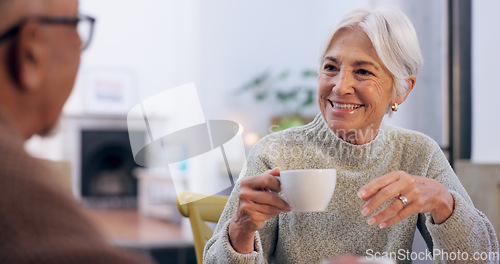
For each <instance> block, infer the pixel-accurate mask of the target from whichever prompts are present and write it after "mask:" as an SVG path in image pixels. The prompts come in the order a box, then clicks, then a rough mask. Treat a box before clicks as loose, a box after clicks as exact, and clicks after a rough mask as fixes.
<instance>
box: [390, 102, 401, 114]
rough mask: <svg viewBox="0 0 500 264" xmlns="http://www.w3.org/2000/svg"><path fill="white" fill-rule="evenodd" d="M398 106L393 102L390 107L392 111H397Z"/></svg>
mask: <svg viewBox="0 0 500 264" xmlns="http://www.w3.org/2000/svg"><path fill="white" fill-rule="evenodd" d="M398 108H399V105H398V103H394V104H393V105H392V106H391V109H392V111H393V112H397V111H398Z"/></svg>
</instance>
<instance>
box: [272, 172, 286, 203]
mask: <svg viewBox="0 0 500 264" xmlns="http://www.w3.org/2000/svg"><path fill="white" fill-rule="evenodd" d="M274 178H276V179H277V180H278V181H279V182H280V185H281V178H280V176H274ZM269 191H270V192H272V193H274V194H276V195H278V197H279V198H281V200H283V201H285V202H286V203H287V204H290V202H289V201H288V199H286V197H285V196H283V195H281V194H280V193H278V192H275V191H271V190H269Z"/></svg>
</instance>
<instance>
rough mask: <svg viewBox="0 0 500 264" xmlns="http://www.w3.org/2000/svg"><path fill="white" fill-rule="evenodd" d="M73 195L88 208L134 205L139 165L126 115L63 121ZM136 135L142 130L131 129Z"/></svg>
mask: <svg viewBox="0 0 500 264" xmlns="http://www.w3.org/2000/svg"><path fill="white" fill-rule="evenodd" d="M66 129H67V131H68V133H67V135H68V143H69V144H68V148H69V149H70V158H71V161H72V162H71V164H72V175H73V193H74V194H75V197H77V198H78V199H79V200H81V201H82V202H83V203H84V204H85V205H87V206H90V207H106V208H125V207H135V206H137V179H136V177H135V176H134V175H133V173H132V172H133V170H134V169H135V168H136V167H138V165H137V164H136V163H135V161H134V158H133V155H132V151H131V148H130V140H129V132H128V128H127V120H126V118H125V117H102V116H92V117H89V116H84V117H81V116H78V117H69V118H68V119H67V120H66ZM131 133H133V134H134V136H135V137H137V138H144V137H145V133H144V132H143V131H140V130H137V131H132V132H131Z"/></svg>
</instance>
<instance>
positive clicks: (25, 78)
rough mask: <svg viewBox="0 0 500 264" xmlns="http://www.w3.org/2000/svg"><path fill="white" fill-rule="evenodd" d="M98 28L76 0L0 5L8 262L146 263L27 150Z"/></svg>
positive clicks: (1, 218)
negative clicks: (109, 235)
mask: <svg viewBox="0 0 500 264" xmlns="http://www.w3.org/2000/svg"><path fill="white" fill-rule="evenodd" d="M93 22H94V19H93V18H91V17H87V16H81V15H78V1H77V0H0V262H2V263H142V261H141V260H140V259H138V258H135V257H133V256H129V255H128V254H127V253H124V252H120V251H118V250H117V249H115V248H113V247H112V246H110V245H109V244H108V243H107V242H106V241H105V240H104V239H103V237H101V235H100V234H99V233H98V232H97V231H96V229H95V228H94V226H93V225H92V224H91V223H90V222H89V221H88V220H87V219H86V218H85V216H84V214H83V212H82V211H81V210H80V208H79V207H78V205H77V204H76V202H74V201H73V199H72V197H70V196H68V195H67V194H66V193H65V192H64V190H61V189H60V188H59V187H60V186H58V184H57V182H56V181H57V177H56V175H54V172H52V171H51V170H50V169H48V168H47V167H45V166H44V165H43V164H41V163H40V162H39V161H38V160H37V159H34V158H32V157H30V156H29V155H28V154H27V153H26V152H25V151H24V141H25V140H26V139H28V138H30V137H31V136H32V135H34V134H40V135H44V134H47V133H48V132H49V131H50V130H51V129H52V127H53V126H54V124H55V123H56V122H57V120H58V117H59V115H60V112H61V109H62V107H63V105H64V102H65V101H66V99H67V98H68V96H69V94H70V93H71V89H72V87H73V84H74V81H75V76H76V73H77V70H78V65H79V62H80V52H81V50H82V49H84V48H85V47H86V45H88V44H89V42H90V39H91V38H90V37H91V34H92V27H93ZM85 25H86V26H87V29H86V30H85V27H83V26H85ZM77 29H78V30H77ZM79 30H82V31H80V32H79Z"/></svg>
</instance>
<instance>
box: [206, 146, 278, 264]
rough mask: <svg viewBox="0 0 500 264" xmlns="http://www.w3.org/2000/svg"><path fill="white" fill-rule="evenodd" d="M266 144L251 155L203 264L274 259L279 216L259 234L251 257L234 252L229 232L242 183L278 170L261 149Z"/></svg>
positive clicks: (256, 233) (255, 149)
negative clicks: (249, 177) (250, 178)
mask: <svg viewBox="0 0 500 264" xmlns="http://www.w3.org/2000/svg"><path fill="white" fill-rule="evenodd" d="M264 142H265V140H264V139H263V140H261V142H259V143H258V144H257V145H256V146H255V147H254V149H253V150H252V152H251V153H250V154H249V156H248V158H247V161H246V163H245V165H244V166H243V169H242V171H241V173H240V177H239V180H238V181H237V183H236V185H235V187H234V189H233V191H232V192H231V195H230V197H229V200H228V202H227V204H226V206H225V208H224V211H223V212H222V215H221V217H220V219H219V223H218V224H217V226H216V228H215V230H214V234H213V236H212V238H211V239H210V240H209V241H208V242H207V244H206V246H205V250H204V253H203V263H267V260H268V259H270V258H271V256H272V254H273V252H274V247H275V245H276V240H277V229H278V220H277V219H278V217H277V216H276V217H273V218H271V219H268V220H267V221H266V223H265V225H264V227H263V228H262V229H261V230H259V231H257V232H255V237H254V247H255V251H254V252H252V253H249V254H241V253H239V252H236V251H235V250H234V249H233V247H232V245H231V242H230V240H229V232H228V231H229V223H230V222H231V218H232V217H233V215H234V213H235V212H236V208H237V206H238V199H239V193H240V192H239V191H240V182H241V180H242V179H244V178H245V177H248V176H252V175H256V174H260V173H262V172H264V171H265V170H267V169H270V168H274V167H276V164H275V163H274V162H272V161H270V159H269V156H268V155H266V154H265V153H266V150H263V149H261V148H267V147H269V145H267V144H266V143H264Z"/></svg>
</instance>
